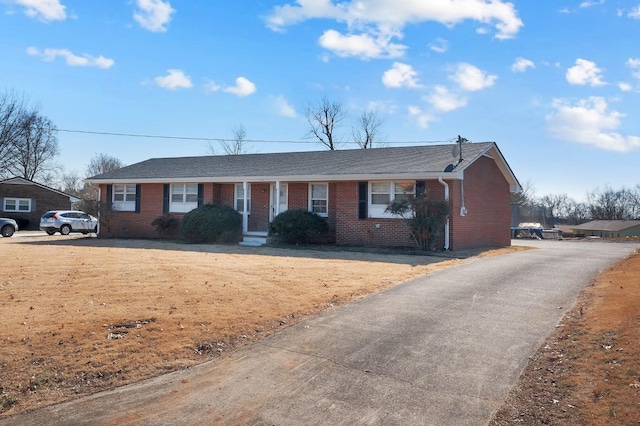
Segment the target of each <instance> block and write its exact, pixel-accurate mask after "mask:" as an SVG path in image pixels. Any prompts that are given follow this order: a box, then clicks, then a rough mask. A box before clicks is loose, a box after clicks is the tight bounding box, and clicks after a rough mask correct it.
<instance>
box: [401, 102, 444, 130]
mask: <svg viewBox="0 0 640 426" xmlns="http://www.w3.org/2000/svg"><path fill="white" fill-rule="evenodd" d="M408 111H409V115H410V116H411V117H412V118H413V119H415V120H416V123H417V124H418V126H419V127H420V128H422V129H428V128H429V124H431V123H432V122H434V121H438V117H436V116H435V115H433V114H432V113H430V112H428V111H423V110H422V109H421V108H420V107H417V106H410V107H409V108H408Z"/></svg>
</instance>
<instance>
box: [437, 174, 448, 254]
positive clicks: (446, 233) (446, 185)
mask: <svg viewBox="0 0 640 426" xmlns="http://www.w3.org/2000/svg"><path fill="white" fill-rule="evenodd" d="M438 182H440V183H441V184H442V185H443V186H444V200H445V201H449V184H448V183H447V182H445V181H444V180H442V176H438ZM444 249H445V250H449V216H447V221H446V222H445V224H444Z"/></svg>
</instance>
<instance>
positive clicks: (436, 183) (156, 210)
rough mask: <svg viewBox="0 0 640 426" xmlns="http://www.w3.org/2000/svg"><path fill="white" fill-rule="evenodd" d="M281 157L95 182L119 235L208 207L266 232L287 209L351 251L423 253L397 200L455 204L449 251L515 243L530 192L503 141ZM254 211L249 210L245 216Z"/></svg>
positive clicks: (137, 172)
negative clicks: (514, 202)
mask: <svg viewBox="0 0 640 426" xmlns="http://www.w3.org/2000/svg"><path fill="white" fill-rule="evenodd" d="M452 148H453V145H432V146H415V147H393V148H376V149H354V150H336V151H317V152H290V153H274V154H243V155H231V156H201V157H178V158H153V159H150V160H146V161H143V162H140V163H137V164H133V165H131V166H127V167H123V168H121V169H118V170H115V171H112V172H109V173H104V174H101V175H98V176H93V177H91V178H89V179H87V182H90V183H93V184H98V185H99V188H100V194H101V195H100V200H101V202H102V203H104V204H107V205H110V206H111V207H112V209H111V212H110V213H109V222H108V230H107V229H105V228H106V227H105V226H102V228H103V229H101V234H102V235H104V236H109V237H132V238H140V237H142V238H157V237H158V234H157V233H156V231H155V229H154V228H153V227H152V226H151V222H152V221H153V220H154V219H155V218H157V217H158V216H161V215H162V214H165V213H171V214H174V215H176V216H181V215H183V214H184V213H186V212H188V211H190V210H192V209H194V208H196V207H198V206H199V205H202V204H206V203H215V204H226V205H229V206H233V207H234V208H236V209H237V210H238V211H239V212H241V213H242V214H243V230H244V232H245V234H250V233H257V234H261V233H262V234H264V235H266V232H267V231H268V229H269V223H270V222H271V220H273V218H274V217H275V216H276V215H277V214H278V213H280V212H282V211H285V210H287V209H300V208H302V209H308V210H309V211H313V212H316V213H318V214H319V215H320V216H323V217H326V219H327V221H328V223H329V225H330V229H331V235H332V239H333V241H335V243H337V244H341V245H371V246H413V245H414V244H415V243H414V242H413V241H412V240H411V239H410V236H409V233H408V230H407V227H406V224H405V223H404V221H403V220H402V219H398V218H397V217H394V216H392V215H390V214H389V213H386V212H385V208H386V206H387V204H388V202H389V200H392V199H397V198H399V197H406V196H408V195H409V194H414V193H415V191H416V190H418V191H421V190H426V191H427V194H428V196H429V197H430V198H433V199H441V200H449V201H450V203H451V208H452V214H451V215H450V217H449V220H448V222H447V225H446V226H445V230H444V231H445V232H443V237H442V241H441V244H440V247H441V248H444V249H452V250H462V249H468V248H475V247H498V246H508V245H510V244H511V235H510V224H511V207H510V204H511V201H510V200H511V192H516V191H520V190H521V188H520V184H519V183H518V180H517V179H516V177H515V175H514V174H513V172H512V171H511V169H510V167H509V165H508V164H507V162H506V161H505V159H504V157H503V156H502V153H501V152H500V150H499V149H498V146H497V145H496V144H495V143H493V142H485V143H469V144H464V145H462V151H463V152H462V154H460V155H459V156H457V157H455V158H454V157H453V156H452ZM245 207H246V210H245Z"/></svg>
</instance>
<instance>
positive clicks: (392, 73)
mask: <svg viewBox="0 0 640 426" xmlns="http://www.w3.org/2000/svg"><path fill="white" fill-rule="evenodd" d="M382 84H384V85H385V87H389V88H393V89H399V88H401V87H408V88H411V89H416V88H419V87H421V86H420V84H418V73H417V72H416V71H415V70H414V69H413V68H412V67H411V65H407V64H403V63H401V62H394V63H393V66H392V67H391V69H389V70H387V71H385V72H384V74H382Z"/></svg>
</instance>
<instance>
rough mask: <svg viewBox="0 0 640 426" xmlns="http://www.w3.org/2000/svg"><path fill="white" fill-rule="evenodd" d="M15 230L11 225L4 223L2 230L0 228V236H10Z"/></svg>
mask: <svg viewBox="0 0 640 426" xmlns="http://www.w3.org/2000/svg"><path fill="white" fill-rule="evenodd" d="M15 231H16V230H15V229H13V226H11V225H5V226H3V227H2V230H0V233H1V234H2V236H3V237H10V236H12V235H13V233H14V232H15Z"/></svg>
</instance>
